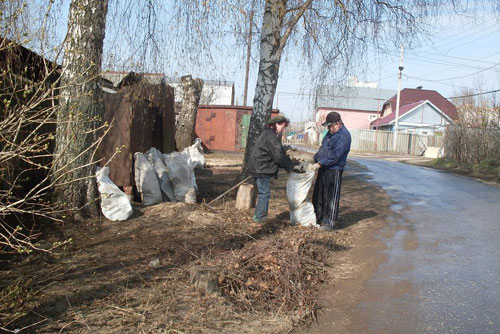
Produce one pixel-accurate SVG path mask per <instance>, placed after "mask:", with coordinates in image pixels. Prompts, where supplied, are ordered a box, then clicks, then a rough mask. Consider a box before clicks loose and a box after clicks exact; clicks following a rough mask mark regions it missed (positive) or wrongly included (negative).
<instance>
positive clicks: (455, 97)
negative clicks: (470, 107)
mask: <svg viewBox="0 0 500 334" xmlns="http://www.w3.org/2000/svg"><path fill="white" fill-rule="evenodd" d="M496 92H500V89H495V90H490V91H488V92H481V93H476V94H468V95H462V96H452V97H447V99H458V98H461V97H471V96H478V95H484V94H491V93H496Z"/></svg>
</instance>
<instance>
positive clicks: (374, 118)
mask: <svg viewBox="0 0 500 334" xmlns="http://www.w3.org/2000/svg"><path fill="white" fill-rule="evenodd" d="M368 117H369V119H370V122H373V121H374V120H376V119H377V115H368Z"/></svg>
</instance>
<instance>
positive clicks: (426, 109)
mask: <svg viewBox="0 0 500 334" xmlns="http://www.w3.org/2000/svg"><path fill="white" fill-rule="evenodd" d="M395 116H396V113H395V112H392V113H390V114H388V115H387V116H385V117H382V118H379V119H377V120H375V121H373V122H372V124H371V126H372V129H377V130H388V131H392V130H393V129H394V125H395V121H396V119H395V118H396V117H395ZM452 123H453V120H452V119H451V118H450V117H449V116H448V115H447V114H445V113H444V112H443V111H442V110H440V109H439V108H438V107H436V106H435V105H434V104H433V103H432V102H430V101H429V100H425V101H418V102H415V103H410V104H407V105H404V106H402V107H399V121H398V128H399V131H402V132H405V133H416V134H422V135H433V134H434V133H435V132H436V131H439V132H441V131H443V130H444V129H445V128H446V126H447V125H450V124H452Z"/></svg>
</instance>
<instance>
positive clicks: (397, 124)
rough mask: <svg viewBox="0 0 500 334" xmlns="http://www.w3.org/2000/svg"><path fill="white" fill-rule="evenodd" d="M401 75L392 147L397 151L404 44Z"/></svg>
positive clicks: (399, 77)
mask: <svg viewBox="0 0 500 334" xmlns="http://www.w3.org/2000/svg"><path fill="white" fill-rule="evenodd" d="M398 69H399V75H398V94H397V97H396V117H395V122H394V134H393V136H392V137H393V143H392V149H393V151H394V152H396V148H397V147H396V146H397V141H398V130H399V102H400V98H401V73H402V72H403V46H402V45H401V46H400V56H399V67H398Z"/></svg>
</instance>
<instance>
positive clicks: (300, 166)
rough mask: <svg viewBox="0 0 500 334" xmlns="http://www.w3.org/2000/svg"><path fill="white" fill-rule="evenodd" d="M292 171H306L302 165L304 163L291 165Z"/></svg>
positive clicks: (300, 172)
mask: <svg viewBox="0 0 500 334" xmlns="http://www.w3.org/2000/svg"><path fill="white" fill-rule="evenodd" d="M292 171H294V172H295V173H299V174H302V173H305V172H306V168H305V167H304V165H302V164H298V165H295V166H293V167H292Z"/></svg>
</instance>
